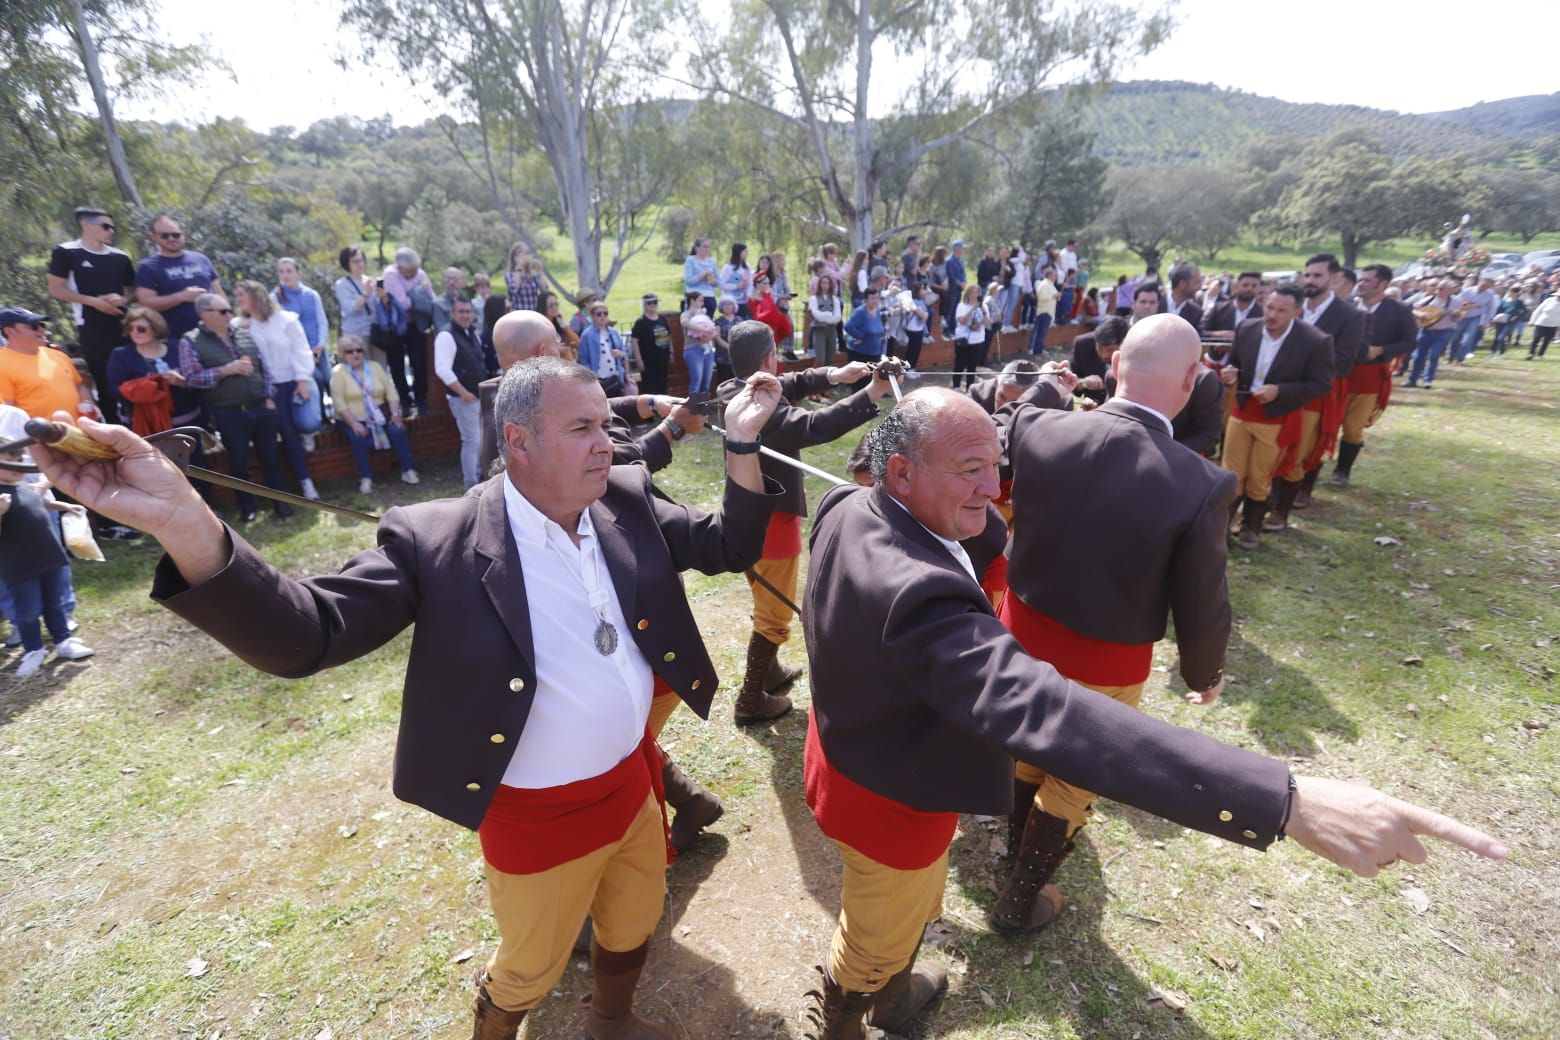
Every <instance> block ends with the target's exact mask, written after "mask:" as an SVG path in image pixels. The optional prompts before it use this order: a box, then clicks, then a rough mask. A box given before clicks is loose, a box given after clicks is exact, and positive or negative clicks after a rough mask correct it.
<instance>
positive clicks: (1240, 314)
mask: <svg viewBox="0 0 1560 1040" xmlns="http://www.w3.org/2000/svg"><path fill="white" fill-rule="evenodd" d="M1252 311H1256V312H1257V313H1256V316H1257V317H1259V318H1260V317H1262V308H1261V307H1259V306H1257V300H1256V297H1252V299H1251V302H1250V303H1248V304H1246V309H1245V310H1241V309H1240V303H1239V302H1237V303H1236V304H1235V326H1236V327H1237V328H1239V327H1240V323H1241V322H1243V321H1245V320H1246V319H1247V318H1249V317H1251V316H1252V314H1251V312H1252Z"/></svg>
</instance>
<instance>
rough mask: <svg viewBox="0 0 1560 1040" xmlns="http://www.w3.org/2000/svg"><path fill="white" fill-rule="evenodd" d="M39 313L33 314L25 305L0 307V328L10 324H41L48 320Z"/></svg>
mask: <svg viewBox="0 0 1560 1040" xmlns="http://www.w3.org/2000/svg"><path fill="white" fill-rule="evenodd" d="M48 320H49V319H48V318H45V317H44V316H43V315H41V314H34V313H33V312H32V311H30V310H28V309H27V308H26V307H0V329H5V328H10V327H11V326H12V325H42V324H43V323H44V322H46V321H48Z"/></svg>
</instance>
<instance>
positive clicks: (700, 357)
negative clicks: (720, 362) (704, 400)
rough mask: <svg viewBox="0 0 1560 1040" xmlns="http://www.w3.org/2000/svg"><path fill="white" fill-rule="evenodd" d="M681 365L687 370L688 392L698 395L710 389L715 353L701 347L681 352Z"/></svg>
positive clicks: (713, 372)
mask: <svg viewBox="0 0 1560 1040" xmlns="http://www.w3.org/2000/svg"><path fill="white" fill-rule="evenodd" d="M683 364H684V365H685V366H686V367H687V369H688V392H689V393H690V394H696V393H700V392H701V391H705V390H708V389H709V388H710V377H712V376H713V375H714V374H715V352H714V351H713V350H705V349H704V348H703V347H694V348H693V349H691V350H684V351H683Z"/></svg>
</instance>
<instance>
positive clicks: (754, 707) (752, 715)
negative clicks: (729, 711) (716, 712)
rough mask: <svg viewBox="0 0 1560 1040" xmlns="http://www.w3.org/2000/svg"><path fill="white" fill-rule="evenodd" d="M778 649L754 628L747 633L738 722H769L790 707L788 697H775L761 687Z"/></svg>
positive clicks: (737, 707) (737, 711) (748, 723)
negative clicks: (750, 634)
mask: <svg viewBox="0 0 1560 1040" xmlns="http://www.w3.org/2000/svg"><path fill="white" fill-rule="evenodd" d="M779 653H780V648H779V647H778V646H776V645H775V644H773V643H771V642H770V641H769V640H767V639H765V638H764V637H763V636H761V635H759V634H758V633H757V632H754V633H753V635H752V636H751V637H749V639H748V650H747V673H746V675H745V676H744V677H743V679H742V692H741V693H739V694H737V705H736V722H737V725H739V726H751V725H753V724H754V723H758V722H768V721H769V720H770V719H778V718H779V717H780V716H782V715H784V714H785V713H786V712H788V711H790V710H791V698H789V697H777V696H775V695H774V694H771V693H766V692H765V691H764V678H765V677H766V676H768V675H769V666H770V665H772V664H774V662H775V657H776V656H777V655H778V654H779Z"/></svg>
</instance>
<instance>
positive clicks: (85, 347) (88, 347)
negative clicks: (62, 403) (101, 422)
mask: <svg viewBox="0 0 1560 1040" xmlns="http://www.w3.org/2000/svg"><path fill="white" fill-rule="evenodd" d="M122 338H123V337H122V336H121V335H120V334H119V330H118V329H102V328H97V327H95V326H92V325H77V326H76V341H77V342H78V343H80V344H81V356H82V358H84V359H85V360H86V362H87V371H88V372H91V373H92V383H93V385H94V386H95V388H96V389H97V400H98V408H99V409H101V410H102V412H103V418H104V419H106V420H108V421H109V422H119V421H120V415H119V395H118V394H116V393H114V387H113V385H112V384H110V383H109V381H108V355H110V354H112V353H113V352H114V348H115V347H117V346H119V343H120V341H121V339H122Z"/></svg>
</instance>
